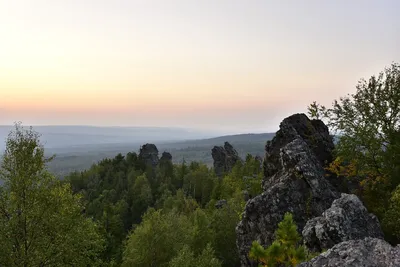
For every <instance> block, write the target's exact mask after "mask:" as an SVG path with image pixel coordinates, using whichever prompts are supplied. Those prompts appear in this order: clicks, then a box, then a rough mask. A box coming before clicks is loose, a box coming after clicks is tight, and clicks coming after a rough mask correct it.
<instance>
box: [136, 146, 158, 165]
mask: <svg viewBox="0 0 400 267" xmlns="http://www.w3.org/2000/svg"><path fill="white" fill-rule="evenodd" d="M139 159H141V160H143V162H144V163H145V164H146V165H148V166H151V167H152V168H155V167H156V166H157V164H158V162H159V159H158V149H157V147H156V146H155V145H154V144H145V145H143V146H142V147H141V148H140V152H139Z"/></svg>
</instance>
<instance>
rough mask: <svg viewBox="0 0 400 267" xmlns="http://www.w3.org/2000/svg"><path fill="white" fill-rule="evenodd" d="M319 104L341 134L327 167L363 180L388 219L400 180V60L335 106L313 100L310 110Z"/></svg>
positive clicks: (372, 205) (372, 203)
mask: <svg viewBox="0 0 400 267" xmlns="http://www.w3.org/2000/svg"><path fill="white" fill-rule="evenodd" d="M316 107H317V109H318V112H319V111H322V112H320V113H318V112H317V113H318V114H323V116H322V117H323V119H325V120H326V121H327V124H328V126H329V127H330V130H331V131H332V132H333V133H334V134H336V135H337V136H338V143H337V146H336V148H335V154H336V160H335V161H334V162H333V163H332V164H331V166H330V168H329V170H330V171H332V172H333V173H335V174H337V175H341V174H343V173H345V175H344V176H345V177H347V178H349V179H353V178H356V179H357V180H356V181H360V186H361V190H360V192H358V194H359V195H360V197H361V198H362V199H363V201H364V203H365V205H366V206H367V208H368V210H369V211H370V212H373V213H375V214H376V215H377V216H378V217H379V219H380V220H381V221H383V222H385V221H386V220H385V219H384V217H385V216H386V215H385V213H386V211H387V209H388V207H389V205H393V201H391V200H390V198H391V195H392V192H393V191H394V190H395V188H396V187H397V186H398V185H399V184H400V128H399V127H400V65H399V64H395V63H393V64H392V65H391V66H390V67H387V68H385V69H384V70H383V71H382V72H381V73H379V74H378V75H377V76H372V77H371V78H370V79H369V80H368V81H366V80H364V79H362V80H360V81H359V83H358V85H357V86H356V93H354V94H349V95H347V96H345V97H341V98H340V99H339V100H335V101H334V103H333V106H332V107H331V108H328V109H326V108H325V107H323V106H319V105H317V104H316V103H315V102H314V103H313V104H312V105H311V106H310V108H309V110H311V111H312V112H313V114H315V112H314V111H315V108H316ZM384 228H386V227H384ZM386 229H389V228H386ZM387 231H388V232H386V234H388V235H391V233H390V232H391V231H390V230H387Z"/></svg>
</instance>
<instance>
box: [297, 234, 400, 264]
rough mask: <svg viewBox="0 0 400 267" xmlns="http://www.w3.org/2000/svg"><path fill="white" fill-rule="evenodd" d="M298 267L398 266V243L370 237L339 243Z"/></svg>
mask: <svg viewBox="0 0 400 267" xmlns="http://www.w3.org/2000/svg"><path fill="white" fill-rule="evenodd" d="M299 266H300V267H321V266H324V267H339V266H340V267H358V266H360V267H361V266H362V267H399V266H400V245H398V246H397V247H392V246H391V245H390V244H388V243H387V242H385V241H384V240H382V239H377V238H370V237H367V238H365V239H358V240H350V241H345V242H342V243H339V244H337V245H335V246H334V247H333V248H331V249H329V250H328V251H326V252H325V253H322V254H321V255H319V256H318V257H316V258H314V259H312V260H311V261H309V262H306V263H302V264H300V265H299Z"/></svg>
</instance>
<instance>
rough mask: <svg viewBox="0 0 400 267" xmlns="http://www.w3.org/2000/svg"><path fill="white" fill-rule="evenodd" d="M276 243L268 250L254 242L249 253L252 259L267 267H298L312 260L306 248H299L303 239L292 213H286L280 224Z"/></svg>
mask: <svg viewBox="0 0 400 267" xmlns="http://www.w3.org/2000/svg"><path fill="white" fill-rule="evenodd" d="M275 237H276V239H275V241H274V242H273V243H272V244H271V245H270V246H269V247H267V248H265V249H264V248H263V247H262V246H261V245H260V243H258V242H257V241H254V242H253V244H252V247H251V250H250V253H249V256H250V258H251V259H254V260H256V261H259V262H261V263H262V264H263V266H265V267H274V266H280V265H285V266H297V265H298V264H299V263H300V262H303V261H305V260H307V259H308V258H310V257H309V256H308V253H307V251H306V248H305V247H304V246H298V245H297V244H298V242H299V241H300V239H301V237H300V234H299V233H298V232H297V226H296V224H295V223H294V221H293V216H292V214H291V213H286V214H285V216H284V219H283V221H281V222H280V223H279V224H278V229H277V230H276V232H275Z"/></svg>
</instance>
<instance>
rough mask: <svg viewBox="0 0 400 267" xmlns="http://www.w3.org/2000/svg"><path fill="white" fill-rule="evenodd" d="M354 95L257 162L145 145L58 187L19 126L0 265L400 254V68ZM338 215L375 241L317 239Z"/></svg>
mask: <svg viewBox="0 0 400 267" xmlns="http://www.w3.org/2000/svg"><path fill="white" fill-rule="evenodd" d="M356 89H357V90H356V92H355V93H354V94H351V95H348V96H344V97H343V98H340V99H339V100H337V101H336V100H335V101H334V103H333V105H332V107H325V106H322V105H320V104H318V103H317V102H314V103H312V104H311V105H310V106H309V108H308V111H309V114H308V115H309V117H310V118H312V119H313V120H309V119H308V118H307V117H306V116H305V115H304V114H300V115H299V114H296V115H294V116H291V117H289V118H286V119H285V120H284V121H283V122H282V124H281V129H280V131H278V133H277V135H276V136H275V137H274V139H273V140H272V141H270V142H268V143H267V144H266V156H265V159H264V160H263V161H261V160H260V158H258V157H255V156H253V155H250V154H248V155H247V156H246V158H244V159H240V158H239V157H238V156H237V153H236V152H235V151H234V149H233V147H232V146H230V145H229V144H228V143H226V144H225V146H224V147H214V149H213V150H212V151H210V154H211V153H212V154H213V158H214V167H211V168H210V167H208V166H207V165H205V164H201V163H199V162H196V161H192V162H186V161H185V160H184V159H183V160H182V161H181V162H180V163H178V164H176V163H175V164H174V163H173V161H172V158H171V155H170V154H169V153H167V152H164V153H162V154H161V157H160V155H159V153H158V150H157V148H156V147H155V146H154V145H152V144H144V145H143V146H142V147H141V148H140V150H139V151H138V152H134V151H133V152H129V153H127V154H126V155H122V154H118V155H116V156H115V157H114V158H106V159H103V160H101V161H100V162H98V163H96V164H94V165H92V167H91V168H89V169H87V170H85V171H77V172H73V173H70V174H69V175H68V176H66V177H65V179H64V180H59V179H57V178H56V177H55V176H54V175H53V174H52V173H50V172H49V171H48V169H47V166H48V163H49V162H50V161H51V160H52V158H47V157H46V156H45V151H44V148H43V145H42V143H41V140H40V136H39V135H38V134H37V133H36V132H35V131H34V130H33V129H32V128H30V129H25V128H23V127H22V125H21V124H16V125H15V129H14V130H13V131H12V132H11V133H10V135H9V137H8V138H7V140H6V150H5V153H4V155H3V157H2V161H1V168H0V178H1V180H2V182H3V184H2V186H1V187H0V266H167V267H178V266H187V267H191V266H196V267H203V266H204V267H206V266H212V267H218V266H240V265H242V266H250V263H249V262H250V261H249V259H251V260H252V261H253V263H254V264H256V263H257V264H258V263H259V264H262V265H263V266H296V265H298V264H300V263H301V262H303V261H307V260H310V259H311V258H312V257H314V256H317V255H319V254H320V253H321V252H322V251H325V250H330V249H331V248H332V247H334V246H335V248H337V247H336V245H341V244H342V242H344V241H349V240H350V241H351V240H353V239H357V238H358V237H360V239H362V238H364V237H374V238H385V240H386V241H388V242H390V243H391V244H392V245H396V244H399V241H400V228H399V221H400V185H399V184H400V179H399V167H398V166H399V164H400V135H399V132H400V129H399V127H400V66H399V65H398V64H392V65H391V66H390V67H388V68H385V70H384V71H383V72H382V73H380V74H379V75H378V76H372V77H371V78H370V79H369V80H368V81H367V80H361V81H360V83H359V84H358V85H357V88H356ZM323 121H324V122H325V123H326V125H327V126H326V125H325V124H324V122H323ZM328 127H329V131H328ZM329 132H330V133H331V134H337V136H338V140H337V144H336V145H335V146H334V145H333V142H332V140H331V139H332V138H331V137H329ZM216 145H218V144H216ZM217 161H218V162H217ZM310 181H311V182H310ZM316 184H317V185H318V187H317V188H318V190H314V189H315V188H313V186H315V185H316ZM303 185H304V186H303ZM295 186H298V188H296V187H295ZM274 190H275V191H274ZM314 191H316V192H314ZM288 192H289V193H290V194H289V193H288ZM304 192H305V193H306V195H304V194H303V193H304ZM343 192H345V193H347V194H342V195H341V193H343ZM261 193H262V195H261ZM302 194H303V195H302ZM271 196H272V197H271ZM325 197H326V198H325ZM323 199H326V200H327V201H330V203H321V202H323V201H322V200H323ZM359 200H361V201H359ZM296 201H298V203H297V202H296ZM318 201H319V202H318ZM246 203H247V204H246ZM293 203H295V204H293ZM332 203H333V204H332ZM343 203H345V204H343ZM348 203H351V205H354V207H355V208H354V207H353V206H351V205H350V204H348ZM292 204H293V205H294V206H290V205H292ZM331 204H332V206H331ZM342 204H343V207H340V208H341V210H340V212H343V213H345V212H350V213H351V212H353V213H355V212H356V210H357V212H359V213H360V214H363V216H364V214H367V215H365V216H364V217H363V216H353V217H354V218H355V219H354V220H356V219H359V218H356V217H362V219H365V221H366V222H371V224H370V225H373V226H374V227H375V228H374V229H372V228H371V229H368V231H363V230H364V229H363V227H364V225H361V226H360V225H352V226H353V227H354V228H355V229H356V230H357V231H354V232H356V233H355V234H354V233H353V232H352V229H351V227H347V226H346V227H347V228H346V229H345V231H348V232H349V233H350V234H349V235H348V236H339V237H338V236H334V238H333V237H332V238H331V237H330V236H329V238H331V239H329V238H327V236H324V235H320V236H318V235H317V234H315V231H316V230H315V229H317V228H318V227H319V228H318V229H324V228H323V227H325V225H324V224H327V225H329V223H330V221H329V220H330V219H332V218H330V217H329V211H333V210H334V209H335V208H337V207H338V206H340V205H342ZM257 205H259V206H257ZM285 205H286V206H285ZM335 205H336V206H335ZM349 206H351V209H350V210H346V209H348V207H349ZM364 206H365V207H364ZM266 207H268V208H266ZM329 207H330V208H329ZM258 208H259V209H258ZM328 208H329V209H328ZM273 209H275V211H273ZM254 210H255V211H257V212H259V214H256V213H254ZM260 212H264V213H265V214H264V213H263V214H260ZM269 212H272V213H269ZM273 212H275V213H273ZM368 212H370V213H371V215H369V213H368ZM333 213H335V212H333ZM336 214H337V213H336ZM257 216H259V217H257ZM318 216H319V217H318ZM324 216H325V217H324ZM348 217H349V216H348ZM347 219H348V218H347ZM350 219H351V216H350ZM350 219H349V220H350ZM257 220H258V221H257ZM265 220H271V221H273V222H274V224H273V225H262V223H264V224H265V222H266V221H265ZM275 222H276V223H275ZM351 222H353V221H351ZM317 223H319V224H317ZM296 224H299V227H297V226H296ZM238 225H240V227H239V226H238ZM315 225H317V226H315ZM321 225H322V226H321ZM237 226H238V228H237ZM313 227H314V228H313ZM330 227H331V229H333V228H334V227H339V229H341V228H340V227H343V225H341V224H340V223H338V226H337V225H334V227H333V226H332V225H330ZM360 227H361V228H360ZM371 227H372V226H371ZM381 227H382V230H381ZM359 228H360V229H359ZM364 228H365V227H364ZM260 229H264V230H265V231H270V232H268V233H265V232H264V233H263V232H260V231H261V230H260ZM272 229H273V231H272ZM310 229H311V230H310ZM343 229H344V228H343ZM305 230H309V233H311V234H310V236H311V237H310V236H308V235H307V234H308V233H307V232H305ZM358 230H360V231H358ZM312 231H314V232H312ZM381 232H382V234H381ZM383 233H384V235H383ZM312 234H313V235H312ZM329 234H331V233H329V232H327V233H326V235H329ZM354 236H356V237H357V238H354ZM248 237H251V238H252V240H248ZM253 237H257V238H253ZM308 237H310V238H309V239H308ZM239 238H242V239H240V240H239ZM324 238H325V239H324ZM256 239H257V240H256ZM239 241H240V242H239ZM249 241H254V242H253V243H252V244H251V248H248V249H247V247H245V246H241V245H243V244H244V243H246V242H247V243H249ZM353 241H354V240H353ZM241 242H242V243H241ZM368 242H369V241H368ZM346 244H347V243H346ZM247 245H248V244H246V246H247ZM388 246H390V245H388ZM399 251H400V250H399ZM396 253H397V252H393V255H398V254H396ZM372 254H373V253H371V255H372ZM381 254H382V253H381ZM327 255H330V254H329V253H328V254H327ZM399 255H400V253H399ZM390 257H392V258H390ZM390 257H389V256H388V257H386V258H385V259H390V260H391V262H395V260H399V262H400V257H398V256H390ZM396 257H397V258H396ZM248 258H249V259H248ZM314 263H315V261H314ZM310 264H313V262H311V263H310ZM304 266H319V265H304ZM329 266H330V265H329ZM332 266H333V265H332ZM371 266H373V265H371ZM393 266H396V265H393Z"/></svg>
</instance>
